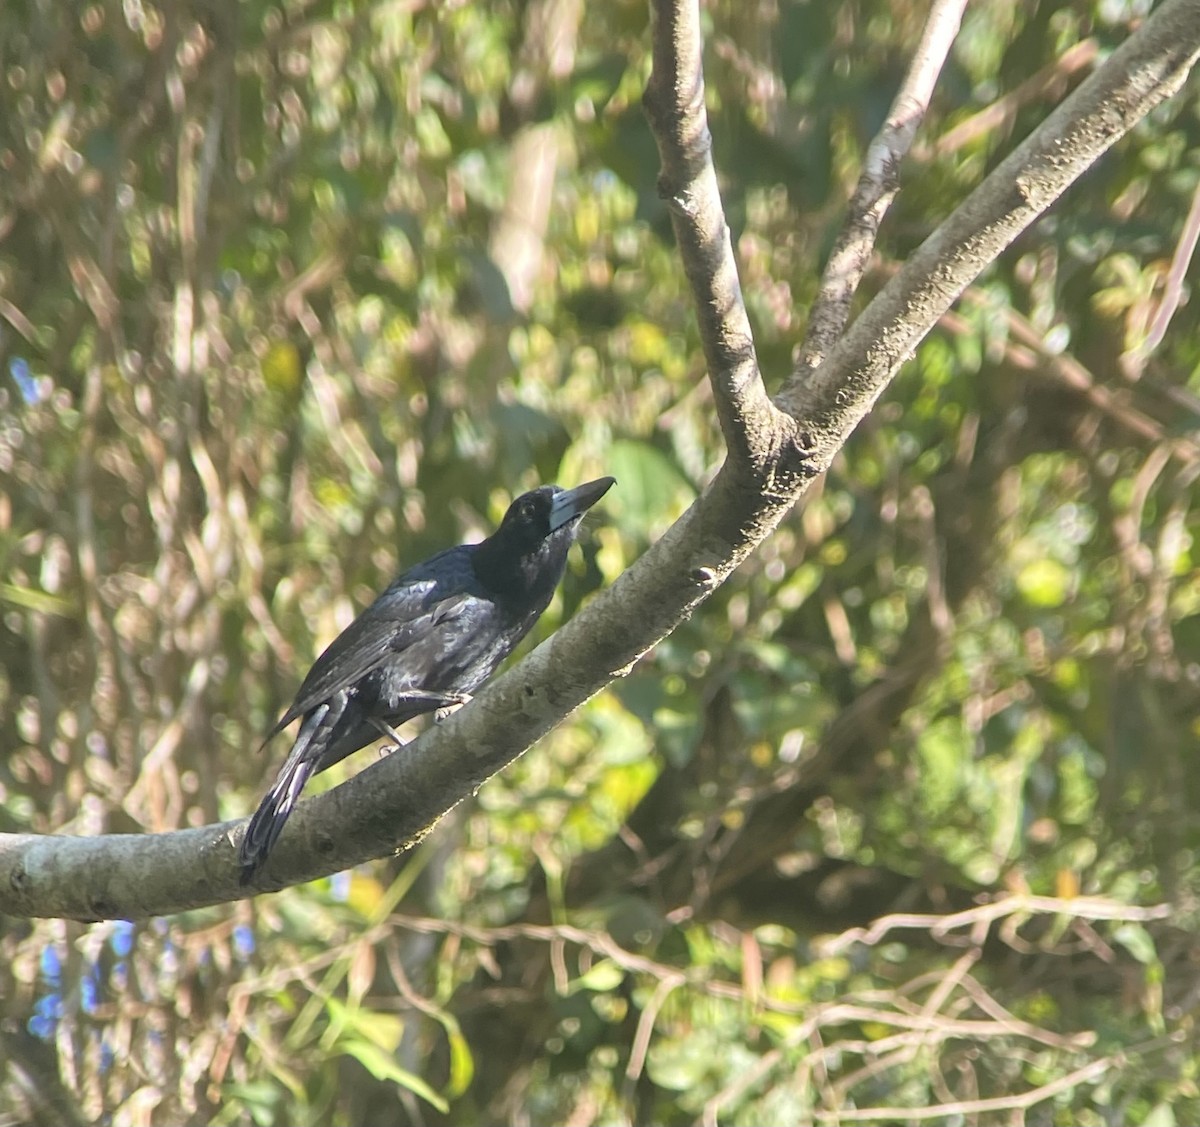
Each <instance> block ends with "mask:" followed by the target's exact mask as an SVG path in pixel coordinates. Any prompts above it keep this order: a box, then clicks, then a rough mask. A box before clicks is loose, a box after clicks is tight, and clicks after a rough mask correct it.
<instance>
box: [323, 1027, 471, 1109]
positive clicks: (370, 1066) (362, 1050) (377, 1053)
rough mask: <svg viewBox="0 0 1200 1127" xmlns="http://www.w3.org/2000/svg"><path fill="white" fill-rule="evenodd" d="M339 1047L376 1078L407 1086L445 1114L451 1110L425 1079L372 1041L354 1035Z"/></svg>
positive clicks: (403, 1086) (402, 1086) (414, 1093)
mask: <svg viewBox="0 0 1200 1127" xmlns="http://www.w3.org/2000/svg"><path fill="white" fill-rule="evenodd" d="M339 1048H340V1049H341V1050H342V1052H343V1053H344V1054H345V1055H346V1056H349V1057H353V1058H354V1059H355V1060H356V1061H358V1063H359V1064H361V1065H362V1066H363V1068H365V1069H366V1070H367V1071H368V1072H369V1073H370V1074H371V1075H372V1076H374V1077H375V1079H376V1080H385V1081H389V1082H391V1083H392V1084H398V1085H399V1086H400V1087H401V1088H407V1089H408V1090H409V1091H410V1092H412V1093H413V1095H414V1096H420V1097H421V1099H423V1100H424V1101H425V1102H426V1103H428V1104H432V1105H433V1106H434V1107H436V1108H437V1109H438V1111H440V1112H442V1113H443V1114H445V1113H446V1112H448V1111H449V1110H450V1105H449V1104H448V1103H447V1102H446V1101H445V1099H443V1098H442V1097H441V1096H439V1095H438V1094H437V1092H435V1091H434V1090H433V1089H432V1088H431V1087H430V1086H429V1085H428V1084H426V1083H425V1081H424V1080H422V1079H421V1078H420V1077H419V1076H414V1075H413V1074H412V1073H411V1072H409V1071H408V1069H406V1068H401V1067H400V1066H399V1065H398V1064H397V1063H396V1061H395V1059H394V1058H393V1057H392V1056H391V1055H390V1054H389V1053H385V1052H384V1051H383V1050H382V1049H380V1048H379V1047H378V1046H376V1045H372V1044H371V1042H370V1041H361V1040H359V1039H358V1038H356V1037H352V1038H350V1039H349V1040H347V1041H343V1042H342V1043H341V1044H340V1045H339Z"/></svg>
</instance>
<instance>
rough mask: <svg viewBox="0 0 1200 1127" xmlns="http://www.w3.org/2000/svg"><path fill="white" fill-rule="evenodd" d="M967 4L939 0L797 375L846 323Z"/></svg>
mask: <svg viewBox="0 0 1200 1127" xmlns="http://www.w3.org/2000/svg"><path fill="white" fill-rule="evenodd" d="M966 6H967V0H934V2H933V6H932V8H931V9H930V11H929V19H928V20H927V21H926V23H925V31H924V33H923V34H922V36H921V42H920V43H919V44H918V45H917V50H916V53H915V54H914V55H913V60H912V63H911V64H910V65H909V68H908V74H907V75H905V77H904V83H903V85H902V86H901V87H900V89H899V90H898V91H897V93H896V98H895V100H894V101H893V102H892V106H891V109H890V110H888V115H887V119H886V120H885V121H884V123H883V128H882V129H880V131H879V134H878V135H877V136H876V138H875V140H874V141H872V142H871V145H870V147H869V148H868V149H867V155H866V159H865V160H864V162H863V163H864V166H865V167H864V168H863V171H862V176H861V178H860V179H859V181H858V187H857V188H855V189H854V195H853V197H852V198H851V200H850V207H849V210H848V213H847V215H846V222H845V224H844V225H843V226H842V231H841V233H840V234H839V235H838V238H837V242H836V243H835V244H834V247H833V251H832V252H831V253H830V255H829V261H828V262H827V263H826V264H825V271H824V273H823V274H822V275H821V284H820V286H819V287H818V288H817V299H816V301H815V302H814V303H813V306H812V309H811V310H810V311H809V314H808V333H807V334H806V336H805V341H804V347H803V349H802V350H801V352H800V357H799V359H798V360H797V362H796V368H795V372H796V375H797V376H799V375H800V374H801V373H804V372H807V371H809V370H811V369H813V368H815V367H817V365H819V364H820V363H821V361H822V360H823V359H824V358H825V355H826V354H827V353H828V352H829V350H830V349H831V348H832V347H833V346H834V344H835V343H837V338H838V337H839V336H840V335H841V333H842V330H843V329H844V328H845V327H846V321H847V320H848V319H849V317H850V302H851V301H852V300H853V298H854V294H855V293H856V292H857V290H858V287H859V283H860V282H862V277H863V274H864V273H866V269H867V265H868V264H869V263H870V261H871V252H872V250H874V249H875V239H876V237H877V236H878V235H879V227H880V224H882V223H883V217H884V216H885V215H886V214H887V209H888V208H889V207H891V206H892V201H893V200H894V199H895V198H896V193H897V192H898V191H899V190H900V162H901V161H902V160H903V159H904V156H905V154H906V153H907V152H908V150H909V148H910V147H911V146H912V143H913V138H914V137H915V136H916V134H917V127H918V126H919V125H920V124H921V121H922V119H923V118H924V117H925V111H926V110H927V109H928V108H929V99H930V98H932V97H933V87H934V83H935V82H937V77H938V75H939V74H941V72H942V67H943V66H944V65H945V63H946V56H947V55H948V54H949V53H950V47H951V45H952V44H953V43H954V37H955V36H956V35H957V34H958V28H959V25H960V24H961V23H962V14H963V9H964V8H965V7H966Z"/></svg>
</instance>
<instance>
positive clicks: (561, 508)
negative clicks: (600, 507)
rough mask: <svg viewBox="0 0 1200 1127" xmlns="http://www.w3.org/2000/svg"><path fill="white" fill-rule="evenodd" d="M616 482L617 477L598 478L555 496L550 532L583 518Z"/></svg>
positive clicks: (552, 505) (552, 504)
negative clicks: (577, 518)
mask: <svg viewBox="0 0 1200 1127" xmlns="http://www.w3.org/2000/svg"><path fill="white" fill-rule="evenodd" d="M616 481H617V479H616V478H615V477H598V478H596V480H595V481H589V482H587V483H586V484H584V485H577V486H575V488H574V489H564V490H563V491H562V492H561V493H556V494H554V498H553V500H552V501H551V502H550V531H551V532H554V531H556V530H557V529H559V528H562V526H563V525H564V524H566V523H567V522H568V521H571V520H574V519H575V518H576V517H581V516H583V514H584V513H586V512H587V511H588V509H590V508H591V507H592V506H593V505H594V504H595V503H596V502H597V501H599V500H600V498H601V497H603V496H604V494H605V493H607V492H608V491H609V489H610V488H611V487H612V486H613V485H615V484H616Z"/></svg>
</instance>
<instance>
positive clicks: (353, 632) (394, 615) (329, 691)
mask: <svg viewBox="0 0 1200 1127" xmlns="http://www.w3.org/2000/svg"><path fill="white" fill-rule="evenodd" d="M418 590H419V591H420V595H419V597H412V596H410V597H408V598H404V599H397V597H396V596H397V594H398V592H395V591H391V592H388V593H387V596H390V598H389V597H383V598H380V599H379V600H377V601H376V602H375V603H373V604H372V605H371V606H369V607H368V608H367V609H366V610H365V611H363V613H362V614H361V615H359V616H358V618H356V619H355V620H354V621H353V622H351V623H350V625H349V626H347V627H346V629H345V630H343V631H342V632H341V633H340V634H339V635H338V636H337V637H336V638H334V640H333V641H332V642H331V643H330V644H329V647H328V649H326V650H325V652H324V653H323V654H321V656H320V657H319V658H317V660H316V661H315V662H314V663H313V667H312V668H311V669H310V670H309V671H308V676H307V677H305V678H304V683H303V684H302V685H301V686H300V690H299V692H297V693H296V699H295V700H294V701H292V705H291V707H290V708H289V709H288V710H287V712H285V713H284V714H283V716H282V717H280V719H279V723H277V724H276V725H275V727H274V728H272V729H271V731H270V733H269V734H268V736H267V739H268V740H269V739H271V738H272V737H273V736H276V735H278V734H279V733H280V732H282V731H283V729H284V728H286V727H287V726H288V725H289V724H290V723H291V722H292V721H293V720H296V719H298V718H299V717H301V716H303V715H304V714H305V713H306V712H308V711H309V709H312V708H316V707H317V705H319V704H321V703H323V702H324V701H327V700H328V699H329V698H330V697H332V696H333V695H334V694H335V693H338V692H341V691H342V690H343V689H348V688H350V686H351V685H354V684H355V683H356V682H357V681H358V680H359V679H360V678H362V677H365V676H366V675H367V674H368V673H370V672H371V670H372V669H374V668H375V667H376V666H377V665H379V663H380V662H381V661H383V660H384V659H385V658H387V657H389V656H392V655H394V654H397V653H401V652H402V651H404V650H406V649H408V647H409V646H411V645H412V644H413V643H414V642H417V641H419V640H420V639H421V638H424V637H427V636H428V635H429V633H430V632H431V631H432V630H433V629H434V627H436V626H438V625H440V624H441V623H443V622H447V621H449V620H451V619H454V618H457V617H458V616H459V615H461V614H462V613H463V611H464V610H465V609H466V607H467V604H468V603H470V602H471V596H469V595H466V594H455V595H450V596H448V597H446V598H444V599H439V600H438V601H437V602H435V603H431V604H429V605H428V606H424V607H422V605H421V604H422V602H423V601H424V599H425V598H428V596H429V593H430V592H429V590H428V588H426V589H424V590H420V589H417V590H414V591H413V596H417V591H418ZM418 610H419V611H420V613H415V612H417V611H418Z"/></svg>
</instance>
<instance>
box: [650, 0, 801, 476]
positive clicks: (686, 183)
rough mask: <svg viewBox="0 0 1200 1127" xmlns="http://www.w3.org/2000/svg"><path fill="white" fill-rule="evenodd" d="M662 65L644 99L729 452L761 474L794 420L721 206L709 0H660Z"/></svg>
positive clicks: (653, 9) (657, 40) (656, 28)
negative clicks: (712, 123) (703, 0)
mask: <svg viewBox="0 0 1200 1127" xmlns="http://www.w3.org/2000/svg"><path fill="white" fill-rule="evenodd" d="M650 21H651V28H652V34H653V37H654V45H653V49H654V66H653V70H652V71H651V73H650V78H649V80H648V81H647V83H646V91H645V94H644V95H643V96H642V105H643V107H644V109H645V111H646V117H647V118H648V119H649V121H650V128H651V130H652V132H653V133H654V139H655V141H656V142H657V144H658V153H659V157H660V159H661V161H662V170H661V172H660V173H659V177H658V194H659V195H660V196H661V197H662V198H663V199H664V200H665V201H666V204H667V207H668V209H669V210H670V214H671V226H672V227H673V229H674V231H675V239H676V241H677V242H678V244H679V257H680V259H681V260H682V263H683V269H684V273H685V274H686V275H687V280H688V284H689V286H690V287H691V290H692V297H693V299H694V300H695V303H696V315H697V319H698V321H699V328H700V342H701V344H702V346H703V348H704V359H705V361H706V362H707V364H708V377H709V380H710V381H711V383H712V389H713V397H714V399H715V400H716V404H717V415H718V417H719V419H720V421H721V431H722V434H723V435H724V437H725V444H726V446H727V447H728V448H729V459H730V462H731V463H732V465H733V466H734V467H735V468H736V469H738V470H741V469H746V470H749V471H750V472H751V473H753V474H756V475H760V476H761V475H762V473H763V471H764V470H765V469H767V467H768V466H769V465H770V463H771V462H772V460H773V459H774V458H775V457H777V452H778V450H779V448H780V446H781V445H782V444H783V442H784V441H785V440H786V437H787V436H789V435H790V434H791V433H792V431H793V429H794V427H793V424H792V423H791V420H789V419H787V418H786V416H784V415H783V414H782V413H781V412H780V411H778V410H777V409H776V408H775V406H774V405H773V404H772V403H771V400H770V398H769V396H768V395H767V389H766V387H765V386H764V384H763V378H762V373H761V372H760V371H759V367H758V357H757V356H756V355H755V351H754V339H753V336H752V334H751V331H750V318H749V316H748V315H747V313H746V305H745V302H744V301H743V300H742V285H741V281H740V280H739V278H738V269H737V263H736V262H735V261H734V257H733V245H732V243H731V242H730V236H729V225H728V224H727V223H726V222H725V211H724V209H723V207H722V206H721V193H720V189H719V188H718V187H717V171H716V169H715V168H714V167H713V161H712V135H711V134H710V133H709V131H708V111H707V110H706V109H705V106H704V70H703V65H702V54H703V43H702V41H701V38H700V5H699V4H698V3H694V2H692V0H651V4H650Z"/></svg>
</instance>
